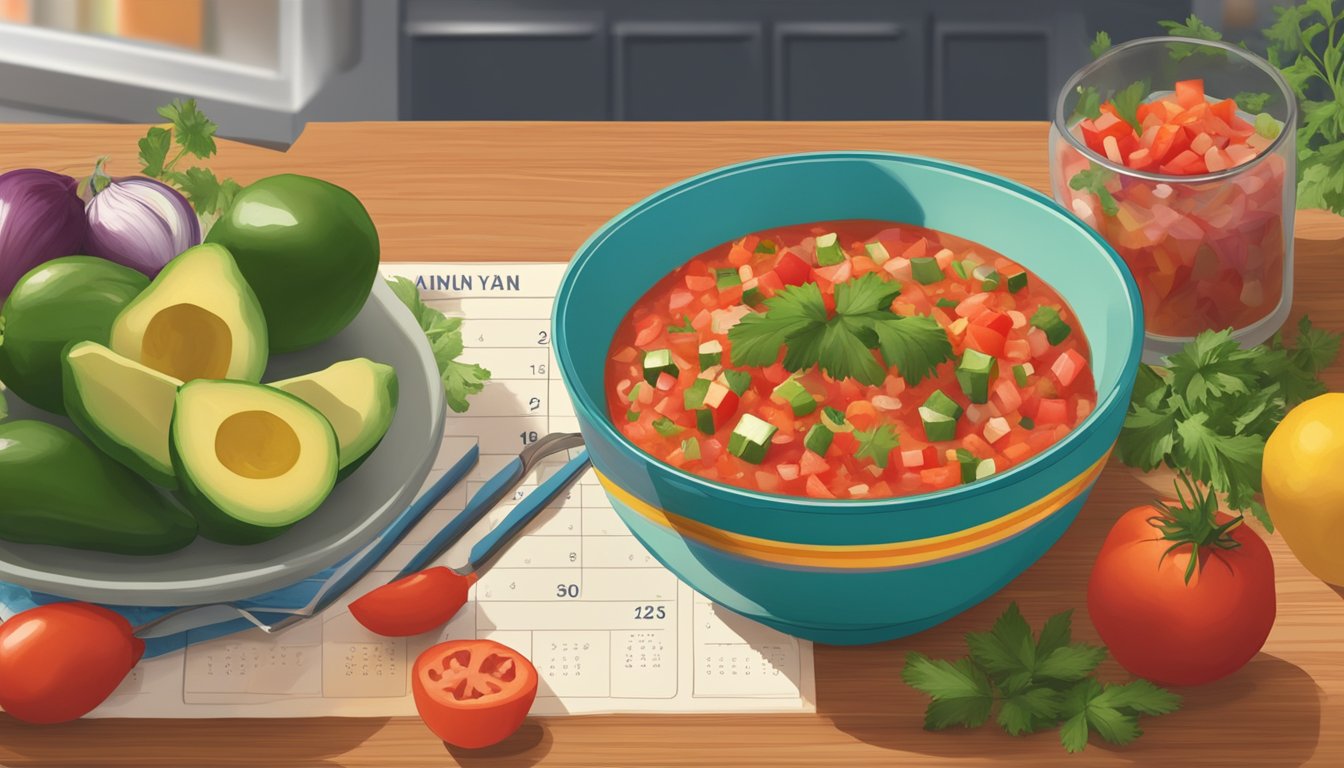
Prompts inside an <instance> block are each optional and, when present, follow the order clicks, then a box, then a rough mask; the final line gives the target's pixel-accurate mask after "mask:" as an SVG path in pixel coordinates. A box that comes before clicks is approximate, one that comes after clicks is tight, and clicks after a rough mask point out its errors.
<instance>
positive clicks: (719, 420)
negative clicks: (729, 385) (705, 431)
mask: <svg viewBox="0 0 1344 768" xmlns="http://www.w3.org/2000/svg"><path fill="white" fill-rule="evenodd" d="M669 399H676V398H669ZM740 402H741V398H740V397H738V396H737V393H736V392H733V391H732V390H729V391H728V394H726V395H724V396H723V400H721V401H719V404H718V405H717V406H710V408H709V413H710V416H711V418H713V420H714V429H715V430H719V429H723V428H724V427H725V426H727V425H728V422H729V420H730V419H732V418H733V417H734V416H736V415H737V406H738V404H739V403H740Z"/></svg>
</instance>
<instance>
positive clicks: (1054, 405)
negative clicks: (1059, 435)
mask: <svg viewBox="0 0 1344 768" xmlns="http://www.w3.org/2000/svg"><path fill="white" fill-rule="evenodd" d="M1068 418H1069V408H1068V404H1067V403H1066V402H1064V401H1063V400H1060V399H1058V398H1052V397H1048V398H1041V403H1040V405H1039V406H1038V407H1037V408H1036V423H1037V424H1063V423H1065V422H1066V421H1067V420H1068Z"/></svg>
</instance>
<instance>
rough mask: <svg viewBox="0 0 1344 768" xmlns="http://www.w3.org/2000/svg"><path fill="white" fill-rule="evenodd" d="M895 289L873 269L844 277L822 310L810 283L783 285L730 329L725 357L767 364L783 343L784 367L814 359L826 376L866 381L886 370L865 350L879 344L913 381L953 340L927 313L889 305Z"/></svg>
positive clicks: (947, 352) (875, 380)
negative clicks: (831, 303)
mask: <svg viewBox="0 0 1344 768" xmlns="http://www.w3.org/2000/svg"><path fill="white" fill-rule="evenodd" d="M900 290H901V288H900V285H899V284H898V283H895V282H892V281H888V280H884V279H883V278H881V277H879V276H877V275H876V274H873V273H869V274H866V275H863V276H862V277H858V278H854V279H852V280H848V281H845V282H843V283H840V284H839V285H837V286H836V288H835V317H831V318H828V317H827V312H826V305H825V303H824V302H823V300H822V295H821V289H820V287H818V286H817V284H816V283H804V284H802V285H800V286H788V287H785V288H784V289H783V290H781V291H779V292H778V293H776V294H775V295H774V296H772V297H770V298H768V299H766V300H765V302H764V306H765V311H764V312H756V313H752V314H748V315H747V316H745V317H743V318H742V319H741V320H740V321H738V323H737V324H736V325H734V326H733V327H732V328H731V329H729V331H728V341H729V343H730V344H732V349H731V351H730V353H729V354H730V357H731V358H732V360H733V362H734V364H736V365H760V366H763V365H771V364H773V363H774V362H775V361H776V360H777V359H779V354H780V349H781V348H783V349H784V358H783V365H784V367H785V368H786V369H788V370H790V371H799V370H803V369H805V368H810V367H812V366H817V367H819V368H820V369H821V370H822V371H824V372H825V373H826V374H827V375H829V376H831V377H832V378H835V379H846V378H851V379H855V380H857V381H859V382H861V383H863V384H870V385H872V384H880V383H881V382H882V380H883V379H884V378H886V375H887V371H886V369H885V368H884V367H883V366H882V365H880V364H878V361H877V360H876V358H874V357H873V354H872V350H874V349H880V350H881V353H882V358H883V360H884V361H885V362H886V363H887V365H888V366H891V365H895V366H896V367H897V368H898V369H899V370H900V373H901V375H902V376H903V377H905V378H906V380H907V381H908V382H909V383H911V384H915V383H918V382H919V381H920V380H921V379H923V378H924V377H925V376H927V375H929V374H930V373H931V372H932V371H933V369H934V368H935V367H936V366H937V365H938V364H939V363H942V362H945V361H946V360H949V359H951V357H952V343H951V341H950V340H948V338H947V334H946V332H944V331H943V329H942V327H941V326H939V325H938V323H937V322H936V321H934V320H933V319H932V318H928V317H903V316H901V315H897V314H896V313H894V312H892V311H891V307H890V305H891V300H892V299H893V298H894V297H895V296H896V295H897V294H898V293H900Z"/></svg>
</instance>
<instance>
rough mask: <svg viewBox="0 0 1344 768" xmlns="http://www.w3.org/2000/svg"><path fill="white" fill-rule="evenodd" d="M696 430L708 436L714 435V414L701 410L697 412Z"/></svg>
mask: <svg viewBox="0 0 1344 768" xmlns="http://www.w3.org/2000/svg"><path fill="white" fill-rule="evenodd" d="M695 428H696V429H698V430H700V431H701V432H704V433H705V434H706V435H712V434H714V412H713V411H711V410H709V409H708V408H701V409H699V410H697V411H696V412H695Z"/></svg>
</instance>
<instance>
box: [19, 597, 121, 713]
mask: <svg viewBox="0 0 1344 768" xmlns="http://www.w3.org/2000/svg"><path fill="white" fill-rule="evenodd" d="M144 652H145V641H144V640H141V639H139V638H137V637H134V636H133V635H132V633H131V624H130V622H128V621H127V620H126V619H125V617H123V616H122V615H121V614H119V613H116V612H114V611H110V610H108V609H106V608H103V607H101V606H97V605H89V604H88V603H51V604H49V605H39V606H37V607H36V608H30V609H28V610H26V611H24V612H22V613H20V614H18V615H16V616H14V617H13V618H11V619H9V620H8V621H6V622H5V623H4V625H3V626H0V681H3V685H0V706H2V707H4V709H5V711H6V712H8V713H9V714H10V715H12V716H13V717H15V718H17V719H19V720H22V721H24V722H26V723H63V722H66V721H69V720H75V719H78V718H80V717H83V716H84V715H86V714H88V713H89V712H91V711H93V709H94V708H95V707H97V706H98V705H99V704H101V703H103V700H104V699H106V698H107V697H108V696H110V695H111V694H112V691H114V690H116V688H117V686H118V685H120V684H121V681H122V680H123V679H125V677H126V675H128V674H130V671H131V669H133V668H134V667H135V665H136V664H137V663H139V661H140V657H141V656H142V655H144Z"/></svg>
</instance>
